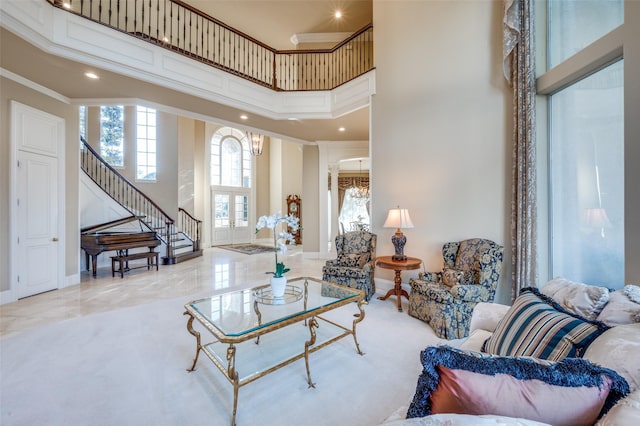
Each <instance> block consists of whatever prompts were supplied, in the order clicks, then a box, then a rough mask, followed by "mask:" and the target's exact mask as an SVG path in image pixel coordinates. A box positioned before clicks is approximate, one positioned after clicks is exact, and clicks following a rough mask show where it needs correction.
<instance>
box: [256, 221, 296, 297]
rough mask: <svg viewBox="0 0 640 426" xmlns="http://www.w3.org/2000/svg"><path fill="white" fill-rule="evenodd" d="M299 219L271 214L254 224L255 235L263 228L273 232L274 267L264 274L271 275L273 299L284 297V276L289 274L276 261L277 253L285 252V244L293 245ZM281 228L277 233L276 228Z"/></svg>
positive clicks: (285, 284) (285, 281)
mask: <svg viewBox="0 0 640 426" xmlns="http://www.w3.org/2000/svg"><path fill="white" fill-rule="evenodd" d="M299 222H300V219H298V218H297V217H295V216H293V215H288V216H282V213H281V212H277V213H274V214H272V215H271V216H260V218H259V219H258V223H257V224H256V233H257V232H259V231H260V230H261V229H263V228H268V229H271V230H273V247H274V249H275V260H276V267H275V270H274V271H272V272H265V273H266V274H271V275H272V277H271V281H270V284H271V291H272V292H273V296H274V297H282V296H284V291H285V288H286V286H287V278H286V277H285V276H284V274H286V273H287V272H289V268H287V267H285V266H284V262H280V261H278V252H281V253H282V255H283V256H284V253H286V251H287V246H286V242H287V241H288V242H290V243H292V244H295V239H294V237H293V234H292V232H293V233H295V232H296V231H297V230H298V227H299ZM279 225H280V226H281V227H282V230H281V231H278V230H277V228H278V226H279Z"/></svg>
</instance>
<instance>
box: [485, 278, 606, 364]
mask: <svg viewBox="0 0 640 426" xmlns="http://www.w3.org/2000/svg"><path fill="white" fill-rule="evenodd" d="M608 329H609V327H608V326H606V325H605V324H603V323H601V322H598V321H591V320H587V319H586V318H582V317H580V316H578V315H576V314H573V313H571V312H568V311H566V310H564V309H563V308H562V307H561V306H560V305H559V304H557V303H556V302H554V301H553V300H552V299H550V298H549V297H547V296H544V295H543V294H541V293H540V292H539V290H538V289H536V288H533V287H528V288H525V289H522V291H521V292H520V296H518V298H517V299H516V300H515V301H514V302H513V305H512V306H511V308H510V309H509V311H508V312H507V314H506V315H505V316H504V318H502V320H500V322H499V323H498V326H497V327H496V330H495V332H494V333H493V335H492V336H491V337H490V338H489V339H487V341H486V342H485V344H484V347H483V352H488V353H492V354H496V355H505V356H533V357H537V358H541V359H548V360H552V361H559V360H561V359H563V358H565V357H575V356H581V355H582V354H583V353H584V351H585V350H586V348H587V347H588V346H589V344H591V342H593V341H594V340H595V339H596V338H597V337H598V336H600V335H601V334H602V333H604V332H605V331H607V330H608Z"/></svg>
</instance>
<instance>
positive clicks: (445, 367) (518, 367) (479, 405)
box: [407, 346, 629, 425]
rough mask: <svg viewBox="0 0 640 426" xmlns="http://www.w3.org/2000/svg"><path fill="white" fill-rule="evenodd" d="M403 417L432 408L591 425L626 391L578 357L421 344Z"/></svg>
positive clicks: (434, 410) (613, 375) (606, 372)
mask: <svg viewBox="0 0 640 426" xmlns="http://www.w3.org/2000/svg"><path fill="white" fill-rule="evenodd" d="M420 357H421V359H420V360H421V362H422V366H423V370H422V373H421V375H420V377H419V378H418V384H417V386H416V392H415V395H414V397H413V401H412V402H411V405H410V406H409V409H408V411H407V418H414V417H423V416H427V415H430V414H437V413H459V414H472V415H485V414H493V415H501V416H510V417H522V418H526V419H530V420H536V421H541V422H544V423H549V424H554V425H574V424H593V423H594V422H595V420H596V419H597V418H598V417H600V416H602V415H604V414H605V413H606V412H607V411H608V410H609V409H610V408H611V407H613V406H614V405H615V403H616V402H617V401H618V400H619V399H621V398H623V397H624V396H625V395H626V394H627V393H628V392H629V386H628V384H627V382H626V381H625V380H624V378H622V377H621V376H620V375H619V374H617V373H616V372H615V371H613V370H610V369H608V368H603V367H600V366H597V365H594V364H592V363H590V362H589V361H587V360H584V359H579V358H567V359H565V360H563V361H561V362H550V361H545V360H539V359H535V358H529V357H523V358H518V357H500V356H494V355H489V354H482V353H479V352H468V351H462V350H459V349H455V348H452V347H448V346H431V347H427V348H426V349H425V350H423V351H422V353H421V354H420Z"/></svg>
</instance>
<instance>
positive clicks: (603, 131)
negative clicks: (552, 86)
mask: <svg viewBox="0 0 640 426" xmlns="http://www.w3.org/2000/svg"><path fill="white" fill-rule="evenodd" d="M623 123H624V122H623V61H619V62H616V63H615V64H613V65H610V66H609V67H607V68H605V69H603V70H601V71H599V72H597V73H595V74H593V75H591V76H590V77H588V78H585V79H584V80H582V81H580V82H578V83H576V84H574V85H572V86H570V87H568V88H566V89H564V90H562V91H560V92H558V93H557V94H555V95H553V96H551V147H550V155H551V167H550V170H551V180H550V181H551V194H552V196H551V200H552V210H551V216H552V235H553V238H552V240H553V241H552V250H553V255H552V276H563V277H567V278H569V279H572V280H574V281H580V282H586V283H589V284H597V285H603V286H608V287H620V285H621V284H622V283H624V211H623V210H624V169H623V164H624V139H623Z"/></svg>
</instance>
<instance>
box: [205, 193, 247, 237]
mask: <svg viewBox="0 0 640 426" xmlns="http://www.w3.org/2000/svg"><path fill="white" fill-rule="evenodd" d="M249 199H250V197H249V191H246V190H237V191H236V190H228V191H223V190H214V191H213V194H212V197H211V200H212V204H213V205H212V206H211V211H212V212H213V218H212V223H213V227H212V235H211V241H212V245H214V246H216V245H223V244H243V243H248V242H250V241H251V232H250V230H249Z"/></svg>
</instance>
